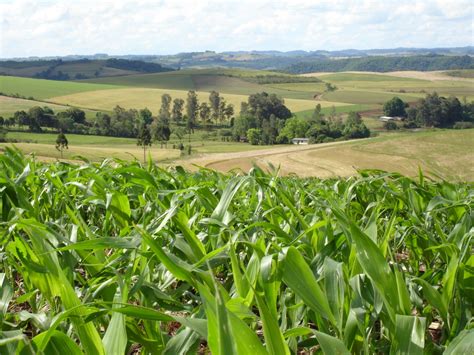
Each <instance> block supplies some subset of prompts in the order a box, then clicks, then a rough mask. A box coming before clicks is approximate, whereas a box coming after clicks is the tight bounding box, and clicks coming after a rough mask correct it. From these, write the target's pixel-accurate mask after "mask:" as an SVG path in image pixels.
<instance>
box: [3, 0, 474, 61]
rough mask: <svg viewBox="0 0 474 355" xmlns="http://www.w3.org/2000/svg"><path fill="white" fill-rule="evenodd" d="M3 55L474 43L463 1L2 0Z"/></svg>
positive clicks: (468, 8) (467, 8) (467, 5)
mask: <svg viewBox="0 0 474 355" xmlns="http://www.w3.org/2000/svg"><path fill="white" fill-rule="evenodd" d="M0 21H1V22H0V23H1V28H0V57H3V58H5V57H26V56H46V55H67V54H94V53H108V54H173V53H177V52H190V51H203V50H215V51H228V50H270V49H274V50H281V51H287V50H296V49H303V50H318V49H326V50H337V49H347V48H356V49H369V48H394V47H456V46H467V45H473V41H474V40H473V5H472V1H465V0H450V1H446V0H439V1H436V0H424V1H421V0H411V1H409V0H386V1H383V0H382V1H374V0H357V1H355V0H354V1H347V0H331V1H326V0H323V1H317V0H291V1H278V0H272V1H267V0H238V1H234V0H228V1H222V0H221V1H215V0H193V1H191V0H178V1H177V0H174V1H172V0H161V1H160V0H158V1H156V0H155V1H150V0H134V1H129V0H115V1H100V0H95V1H90V0H76V1H21V0H20V1H4V0H0Z"/></svg>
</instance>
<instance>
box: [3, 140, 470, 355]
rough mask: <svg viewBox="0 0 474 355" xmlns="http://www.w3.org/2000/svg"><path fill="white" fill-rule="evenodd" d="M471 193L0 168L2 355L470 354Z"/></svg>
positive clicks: (372, 183) (89, 167)
mask: <svg viewBox="0 0 474 355" xmlns="http://www.w3.org/2000/svg"><path fill="white" fill-rule="evenodd" d="M473 199H474V189H473V185H472V184H470V183H450V182H447V181H434V180H430V179H427V178H426V177H424V176H423V174H422V173H421V172H420V175H419V177H418V178H417V179H416V180H414V179H410V178H407V177H404V176H401V175H399V174H389V173H385V172H381V171H362V172H360V175H359V176H356V177H351V178H345V179H336V178H335V179H327V180H321V179H316V178H306V179H302V178H298V177H296V176H288V177H279V176H278V171H274V172H273V173H265V172H263V171H262V170H260V169H256V168H255V169H253V170H251V171H250V172H249V173H248V174H221V173H217V172H214V171H211V170H206V169H201V170H199V171H197V172H193V173H191V172H186V171H185V170H183V169H182V168H180V167H176V168H172V169H162V168H159V167H157V166H155V165H153V164H152V163H151V162H148V164H145V166H144V165H142V164H141V163H140V162H138V161H136V162H132V163H130V162H124V161H119V160H104V161H103V162H102V163H100V164H97V163H91V162H89V161H87V160H84V162H83V163H82V164H70V163H67V162H56V163H50V164H46V163H40V162H38V161H36V160H35V159H32V158H26V157H24V156H23V155H22V154H21V153H20V152H19V151H18V150H14V149H8V148H7V150H6V151H5V153H4V154H3V155H2V156H0V211H1V212H0V287H1V288H0V320H1V328H0V353H2V354H3V353H8V354H10V353H11V354H15V353H17V354H38V353H39V354H41V353H44V354H65V353H68V352H69V353H70V354H82V353H87V354H131V353H141V354H188V353H197V352H199V353H211V352H212V353H213V354H299V353H325V354H346V353H363V354H373V353H396V354H398V353H403V354H416V353H446V354H460V353H472V352H473V349H474V348H473V346H474V345H473V344H474V340H473V338H474V330H473V319H472V311H473V300H474V256H473V253H472V251H473V236H474V229H473V220H474V211H473V207H474V204H473Z"/></svg>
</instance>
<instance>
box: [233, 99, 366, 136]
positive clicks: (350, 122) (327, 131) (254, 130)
mask: <svg viewBox="0 0 474 355" xmlns="http://www.w3.org/2000/svg"><path fill="white" fill-rule="evenodd" d="M263 94H265V93H263ZM257 95H259V96H263V97H264V98H265V95H262V94H257ZM267 97H268V96H267ZM259 99H260V100H259V101H260V102H261V101H262V100H261V97H259ZM273 99H275V98H273ZM277 100H279V101H280V104H282V105H283V103H282V101H281V100H280V99H278V98H277ZM249 101H250V100H249ZM263 102H264V104H266V105H267V110H266V111H265V109H262V106H258V107H257V110H255V108H253V109H252V110H250V113H249V110H248V108H247V107H244V112H243V114H241V116H240V118H238V119H237V120H236V121H235V125H234V127H233V138H234V140H237V139H240V140H242V137H244V138H245V139H246V140H248V142H249V143H250V144H253V145H257V144H258V145H266V144H274V143H276V144H287V143H291V141H292V139H293V138H309V142H310V143H326V142H332V141H336V140H337V141H339V140H347V139H357V138H366V137H369V136H370V130H369V129H368V128H367V126H366V125H365V124H364V123H363V122H362V118H361V116H360V115H359V114H358V113H357V112H350V113H349V115H348V117H347V119H346V120H342V118H341V117H340V116H336V114H335V111H333V112H332V113H331V114H330V115H329V116H328V117H325V115H324V114H323V113H322V112H321V105H319V104H318V105H317V106H316V108H315V110H314V112H313V115H312V117H311V119H309V120H308V119H306V118H300V117H295V116H293V117H292V115H291V112H289V110H288V109H286V108H285V109H282V108H281V106H279V105H278V104H277V105H275V103H276V102H277V101H276V100H275V101H272V100H268V101H267V102H265V100H263ZM249 106H250V105H249ZM283 106H284V105H283ZM268 108H271V109H273V110H272V112H269V110H268ZM287 110H288V111H287ZM256 112H259V113H258V114H256ZM261 112H266V114H267V116H263V119H261V120H259V119H257V117H258V116H259V115H261ZM261 117H262V116H261ZM266 117H267V118H266ZM259 123H260V125H259Z"/></svg>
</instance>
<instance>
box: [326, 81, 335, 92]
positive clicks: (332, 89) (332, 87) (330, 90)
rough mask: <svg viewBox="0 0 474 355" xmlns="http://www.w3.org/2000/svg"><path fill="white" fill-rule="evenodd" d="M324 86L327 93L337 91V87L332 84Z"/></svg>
mask: <svg viewBox="0 0 474 355" xmlns="http://www.w3.org/2000/svg"><path fill="white" fill-rule="evenodd" d="M325 86H326V91H327V92H333V91H336V90H337V86H336V85H334V84H331V83H326V84H325Z"/></svg>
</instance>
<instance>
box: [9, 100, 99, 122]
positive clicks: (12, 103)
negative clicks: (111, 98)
mask: <svg viewBox="0 0 474 355" xmlns="http://www.w3.org/2000/svg"><path fill="white" fill-rule="evenodd" d="M34 106H41V107H43V106H48V107H50V108H51V109H53V111H54V112H55V113H57V112H61V111H65V110H67V109H68V108H70V107H69V106H65V105H57V104H52V103H49V102H43V101H35V100H25V99H18V98H14V97H7V96H0V116H3V117H10V116H13V114H14V113H15V112H16V111H20V110H24V111H27V110H28V109H30V108H31V107H34ZM84 111H85V112H86V117H91V118H92V117H94V116H95V114H96V112H97V111H93V110H87V109H86V110H84Z"/></svg>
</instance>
